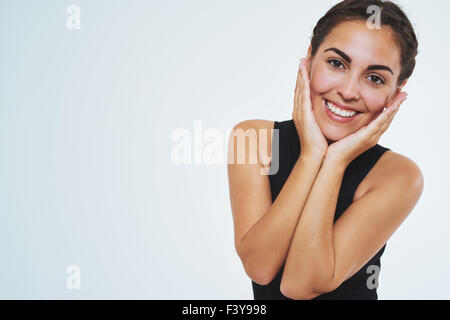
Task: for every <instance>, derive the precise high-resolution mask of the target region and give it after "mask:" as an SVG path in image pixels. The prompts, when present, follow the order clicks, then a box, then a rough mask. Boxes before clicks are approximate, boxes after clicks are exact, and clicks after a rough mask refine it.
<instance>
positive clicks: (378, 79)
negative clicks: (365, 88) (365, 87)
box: [368, 75, 384, 86]
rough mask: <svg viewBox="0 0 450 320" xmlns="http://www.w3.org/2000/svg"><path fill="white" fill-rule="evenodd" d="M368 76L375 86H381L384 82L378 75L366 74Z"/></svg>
mask: <svg viewBox="0 0 450 320" xmlns="http://www.w3.org/2000/svg"><path fill="white" fill-rule="evenodd" d="M368 78H372V80H370V81H372V82H373V83H374V84H375V85H377V86H381V85H383V84H384V81H383V79H381V78H380V77H378V76H376V75H370V76H368ZM373 80H374V81H373Z"/></svg>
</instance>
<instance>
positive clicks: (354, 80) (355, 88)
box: [338, 73, 359, 100]
mask: <svg viewBox="0 0 450 320" xmlns="http://www.w3.org/2000/svg"><path fill="white" fill-rule="evenodd" d="M338 93H339V94H340V95H341V96H342V98H343V99H344V100H358V99H359V77H358V75H357V74H356V73H354V74H351V73H348V76H347V77H345V79H344V82H343V83H342V84H341V85H340V86H339V88H338Z"/></svg>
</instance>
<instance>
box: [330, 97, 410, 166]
mask: <svg viewBox="0 0 450 320" xmlns="http://www.w3.org/2000/svg"><path fill="white" fill-rule="evenodd" d="M407 96H408V95H407V93H406V92H400V93H399V94H398V95H397V96H396V97H395V98H394V99H393V100H392V103H391V105H390V106H389V107H388V108H386V110H384V111H383V112H382V113H381V114H380V115H379V116H378V117H377V118H375V120H373V121H372V122H371V123H369V124H368V125H367V126H365V127H362V128H361V129H359V130H358V131H356V132H355V133H353V134H351V135H350V136H348V137H345V138H343V139H341V140H339V141H336V142H334V143H332V144H331V145H329V146H328V149H327V153H326V156H325V159H328V160H330V159H331V160H332V161H335V163H336V162H337V164H339V165H342V166H343V168H346V167H347V166H348V165H349V164H350V163H351V162H352V161H353V160H354V159H355V158H357V157H358V156H359V155H361V154H362V153H364V152H366V151H367V150H369V149H370V148H372V147H374V146H375V145H376V144H377V143H378V141H379V140H380V137H381V135H382V134H383V133H384V132H385V131H386V130H387V129H388V128H389V126H390V124H391V122H392V120H393V119H394V116H395V115H396V114H397V111H398V108H399V107H400V105H401V104H402V103H403V102H404V101H405V100H406V98H407Z"/></svg>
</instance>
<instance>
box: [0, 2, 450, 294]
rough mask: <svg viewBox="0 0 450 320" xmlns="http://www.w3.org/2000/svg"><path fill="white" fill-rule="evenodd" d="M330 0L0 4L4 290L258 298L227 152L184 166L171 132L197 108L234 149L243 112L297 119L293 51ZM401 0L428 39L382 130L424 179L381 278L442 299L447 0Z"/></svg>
mask: <svg viewBox="0 0 450 320" xmlns="http://www.w3.org/2000/svg"><path fill="white" fill-rule="evenodd" d="M335 3H337V1H300V0H296V1H294V0H291V1H275V0H272V1H261V0H258V1H256V0H252V1H237V0H233V1H231V0H227V1H224V0H221V1H218V0H208V1H206V0H203V1H194V0H189V1H173V0H171V1H137V0H134V1H125V0H121V1H106V0H102V1H100V0H95V1H94V0H89V1H87V0H86V1H82V0H79V1H56V0H54V1H17V0H9V1H5V0H2V1H0V41H1V50H0V63H1V64H0V87H1V91H0V253H1V260H0V298H3V299H29V298H32V299H48V298H55V299H80V298H81V299H94V298H99V299H134V298H136V299H252V298H253V295H252V291H251V282H250V279H249V278H248V277H247V276H246V274H245V272H244V269H243V267H242V265H241V262H240V260H239V258H238V256H237V254H236V253H235V250H234V243H233V224H232V214H231V209H230V204H229V193H228V180H227V171H226V164H225V161H223V162H222V164H216V165H207V164H205V163H203V164H197V165H195V164H192V165H176V164H174V163H173V161H172V158H171V150H172V148H173V146H174V145H175V142H173V141H172V140H171V135H172V133H173V132H174V131H175V130H176V129H179V128H184V129H186V130H188V131H189V132H193V127H194V121H196V120H199V121H201V124H202V126H203V128H204V129H208V128H212V129H217V130H219V131H221V132H223V135H224V136H223V148H224V151H225V149H226V138H227V137H226V135H225V132H226V130H229V129H231V128H232V127H233V126H234V125H235V124H237V123H238V122H240V121H243V120H248V119H266V120H278V121H282V120H289V119H291V113H292V101H293V92H294V86H295V79H296V75H297V68H298V62H299V60H300V58H301V57H303V56H305V55H306V49H307V47H308V45H309V37H310V35H311V32H312V29H313V27H314V25H315V24H316V23H317V21H318V19H319V18H320V17H321V16H322V15H323V14H324V13H325V12H326V11H327V10H328V9H329V8H330V7H331V6H332V5H334V4H335ZM398 3H399V4H400V5H402V7H403V9H404V10H405V12H406V13H407V14H408V15H409V17H410V18H411V20H412V22H413V24H414V26H415V28H416V32H417V35H418V39H419V43H420V54H419V56H418V58H417V68H416V70H415V73H414V74H413V77H412V78H411V79H410V81H409V83H408V84H407V86H406V88H405V90H406V91H407V92H408V93H409V98H408V101H407V102H406V103H405V104H404V105H403V106H402V108H401V110H400V111H399V113H398V114H397V116H396V118H395V120H394V122H393V123H392V125H391V128H390V129H389V130H388V132H386V133H385V134H384V136H383V137H382V139H381V140H380V144H382V145H384V146H387V147H389V148H391V149H392V150H393V151H395V152H398V153H400V154H403V155H405V156H407V157H409V158H411V159H412V160H414V161H415V162H416V163H417V164H418V165H419V167H420V168H421V170H422V172H423V174H424V177H425V190H424V192H423V194H422V198H421V199H420V201H419V203H418V205H417V206H416V207H415V209H414V211H413V212H412V213H411V215H410V216H409V217H408V219H407V220H406V221H405V222H404V223H403V224H402V226H401V227H400V228H399V229H398V231H397V232H396V233H395V235H394V236H393V237H392V238H391V239H390V240H389V241H388V245H387V247H386V251H385V253H384V255H383V257H382V260H381V264H382V270H381V275H380V281H379V285H380V287H379V289H378V293H379V298H380V299H448V298H449V294H448V286H449V284H450V272H449V270H450V259H449V252H450V241H449V240H450V237H449V232H448V225H449V223H450V215H449V214H450V212H449V204H448V201H447V200H448V190H450V188H449V178H450V177H449V170H448V168H447V164H448V163H449V161H450V159H449V158H450V154H449V152H448V141H447V140H448V138H449V136H450V135H449V133H450V132H449V130H450V129H449V128H450V126H449V125H448V121H449V118H450V111H449V103H448V97H447V93H448V88H449V84H450V83H449V82H450V81H449V77H448V75H449V74H450V64H449V63H448V61H447V52H449V50H450V46H449V41H448V35H447V30H449V29H450V21H449V19H448V17H447V16H448V13H449V12H450V4H449V2H448V1H445V0H440V1H437V0H433V1H420V0H415V1H409V0H408V1H406V0H404V1H398ZM72 4H75V5H78V6H80V8H81V29H80V30H72V31H71V30H68V29H67V27H66V19H67V18H68V16H69V15H68V14H67V13H66V9H67V7H68V6H69V5H72ZM206 144H207V143H205V145H206ZM69 265H79V266H80V268H81V289H79V290H69V289H68V288H67V287H66V280H67V277H68V275H67V274H66V269H67V267H68V266H69Z"/></svg>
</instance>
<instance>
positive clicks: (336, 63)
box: [328, 59, 344, 69]
mask: <svg viewBox="0 0 450 320" xmlns="http://www.w3.org/2000/svg"><path fill="white" fill-rule="evenodd" d="M328 63H329V64H330V65H331V66H332V67H333V68H336V69H342V68H340V67H339V66H342V67H343V66H344V65H343V63H342V62H340V61H339V60H337V59H330V60H328Z"/></svg>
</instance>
